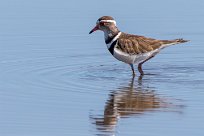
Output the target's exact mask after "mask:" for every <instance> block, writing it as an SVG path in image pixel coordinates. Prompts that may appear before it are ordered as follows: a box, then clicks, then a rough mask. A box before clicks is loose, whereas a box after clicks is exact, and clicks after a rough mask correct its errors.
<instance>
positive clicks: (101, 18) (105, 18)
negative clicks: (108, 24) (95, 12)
mask: <svg viewBox="0 0 204 136" xmlns="http://www.w3.org/2000/svg"><path fill="white" fill-rule="evenodd" d="M101 20H114V18H112V17H111V16H102V17H100V18H99V19H98V21H101Z"/></svg>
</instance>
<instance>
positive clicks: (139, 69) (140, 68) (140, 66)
mask: <svg viewBox="0 0 204 136" xmlns="http://www.w3.org/2000/svg"><path fill="white" fill-rule="evenodd" d="M142 64H143V63H142V62H141V63H139V65H138V71H139V72H140V75H144V72H143V70H142Z"/></svg>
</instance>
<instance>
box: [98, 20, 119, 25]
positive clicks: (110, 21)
mask: <svg viewBox="0 0 204 136" xmlns="http://www.w3.org/2000/svg"><path fill="white" fill-rule="evenodd" d="M100 22H108V23H114V24H115V25H116V21H115V20H101V21H100Z"/></svg>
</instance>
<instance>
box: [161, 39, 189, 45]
mask: <svg viewBox="0 0 204 136" xmlns="http://www.w3.org/2000/svg"><path fill="white" fill-rule="evenodd" d="M188 41H189V40H184V39H175V40H162V42H163V45H174V44H179V43H185V42H188Z"/></svg>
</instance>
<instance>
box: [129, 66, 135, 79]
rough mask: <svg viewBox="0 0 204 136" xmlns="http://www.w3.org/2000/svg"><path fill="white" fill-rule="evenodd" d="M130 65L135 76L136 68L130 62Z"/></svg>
mask: <svg viewBox="0 0 204 136" xmlns="http://www.w3.org/2000/svg"><path fill="white" fill-rule="evenodd" d="M130 67H131V69H132V76H133V77H135V70H134V66H133V64H130Z"/></svg>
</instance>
